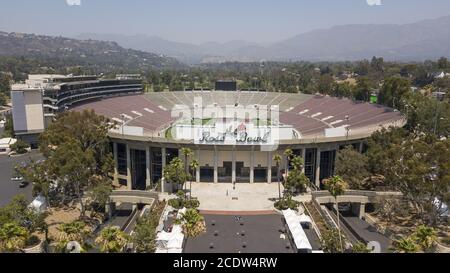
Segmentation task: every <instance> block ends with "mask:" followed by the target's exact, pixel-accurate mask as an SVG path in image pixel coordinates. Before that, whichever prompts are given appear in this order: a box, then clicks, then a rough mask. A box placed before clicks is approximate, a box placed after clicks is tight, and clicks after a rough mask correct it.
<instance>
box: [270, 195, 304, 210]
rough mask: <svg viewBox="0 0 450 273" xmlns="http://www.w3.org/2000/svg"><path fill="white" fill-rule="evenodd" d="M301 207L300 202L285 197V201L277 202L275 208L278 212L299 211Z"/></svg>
mask: <svg viewBox="0 0 450 273" xmlns="http://www.w3.org/2000/svg"><path fill="white" fill-rule="evenodd" d="M299 206H300V202H297V201H295V200H292V197H291V196H288V197H284V198H283V199H281V200H279V201H277V202H275V208H276V209H277V210H287V209H292V210H298V207H299Z"/></svg>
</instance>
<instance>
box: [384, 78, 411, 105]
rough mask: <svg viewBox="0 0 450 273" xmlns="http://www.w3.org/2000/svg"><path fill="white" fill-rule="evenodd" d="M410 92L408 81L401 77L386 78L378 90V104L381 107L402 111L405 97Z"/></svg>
mask: <svg viewBox="0 0 450 273" xmlns="http://www.w3.org/2000/svg"><path fill="white" fill-rule="evenodd" d="M410 91H411V84H410V82H409V80H408V79H405V78H401V77H391V78H388V79H387V80H386V81H385V82H384V84H383V87H382V88H381V90H380V94H379V102H380V103H381V104H383V105H386V106H389V107H394V108H397V109H402V108H403V106H404V105H405V102H404V101H405V99H406V95H408V93H409V92H410Z"/></svg>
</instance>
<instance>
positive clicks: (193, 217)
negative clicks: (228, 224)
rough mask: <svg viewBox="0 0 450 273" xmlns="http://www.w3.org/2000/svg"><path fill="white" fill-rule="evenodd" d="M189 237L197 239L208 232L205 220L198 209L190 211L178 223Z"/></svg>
mask: <svg viewBox="0 0 450 273" xmlns="http://www.w3.org/2000/svg"><path fill="white" fill-rule="evenodd" d="M178 223H179V224H181V225H182V226H183V232H184V234H185V235H186V236H187V237H197V236H199V235H200V234H202V233H204V232H205V231H206V226H205V219H204V218H203V216H202V215H201V214H200V213H199V212H198V210H196V209H188V210H186V212H185V213H184V214H183V215H182V216H181V219H180V220H179V221H178Z"/></svg>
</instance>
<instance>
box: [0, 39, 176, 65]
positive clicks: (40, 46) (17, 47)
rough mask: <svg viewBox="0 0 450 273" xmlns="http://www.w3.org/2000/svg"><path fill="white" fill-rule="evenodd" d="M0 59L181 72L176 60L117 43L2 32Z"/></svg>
mask: <svg viewBox="0 0 450 273" xmlns="http://www.w3.org/2000/svg"><path fill="white" fill-rule="evenodd" d="M0 56H15V57H17V56H23V57H33V58H37V59H43V58H44V59H45V58H57V59H60V60H61V59H63V60H64V59H67V60H70V62H71V63H78V64H79V65H83V64H94V65H98V66H107V67H109V68H112V69H116V70H120V69H122V70H142V69H144V70H148V69H164V68H180V67H183V66H184V65H183V64H181V63H180V62H179V61H177V60H176V59H174V58H170V57H166V56H162V55H157V54H154V53H149V52H144V51H139V50H134V49H125V48H123V47H121V46H119V45H118V44H117V43H116V42H106V41H97V40H77V39H71V38H64V37H53V36H42V35H34V34H23V33H7V32H0Z"/></svg>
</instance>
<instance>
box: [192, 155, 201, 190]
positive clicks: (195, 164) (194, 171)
mask: <svg viewBox="0 0 450 273" xmlns="http://www.w3.org/2000/svg"><path fill="white" fill-rule="evenodd" d="M189 166H190V167H191V169H192V171H193V174H192V177H194V176H195V173H196V172H197V170H198V168H199V167H200V163H198V161H197V160H195V159H194V160H192V162H191V164H190V165H189ZM189 188H190V189H189V195H190V196H191V198H192V179H191V183H190V185H189Z"/></svg>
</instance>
